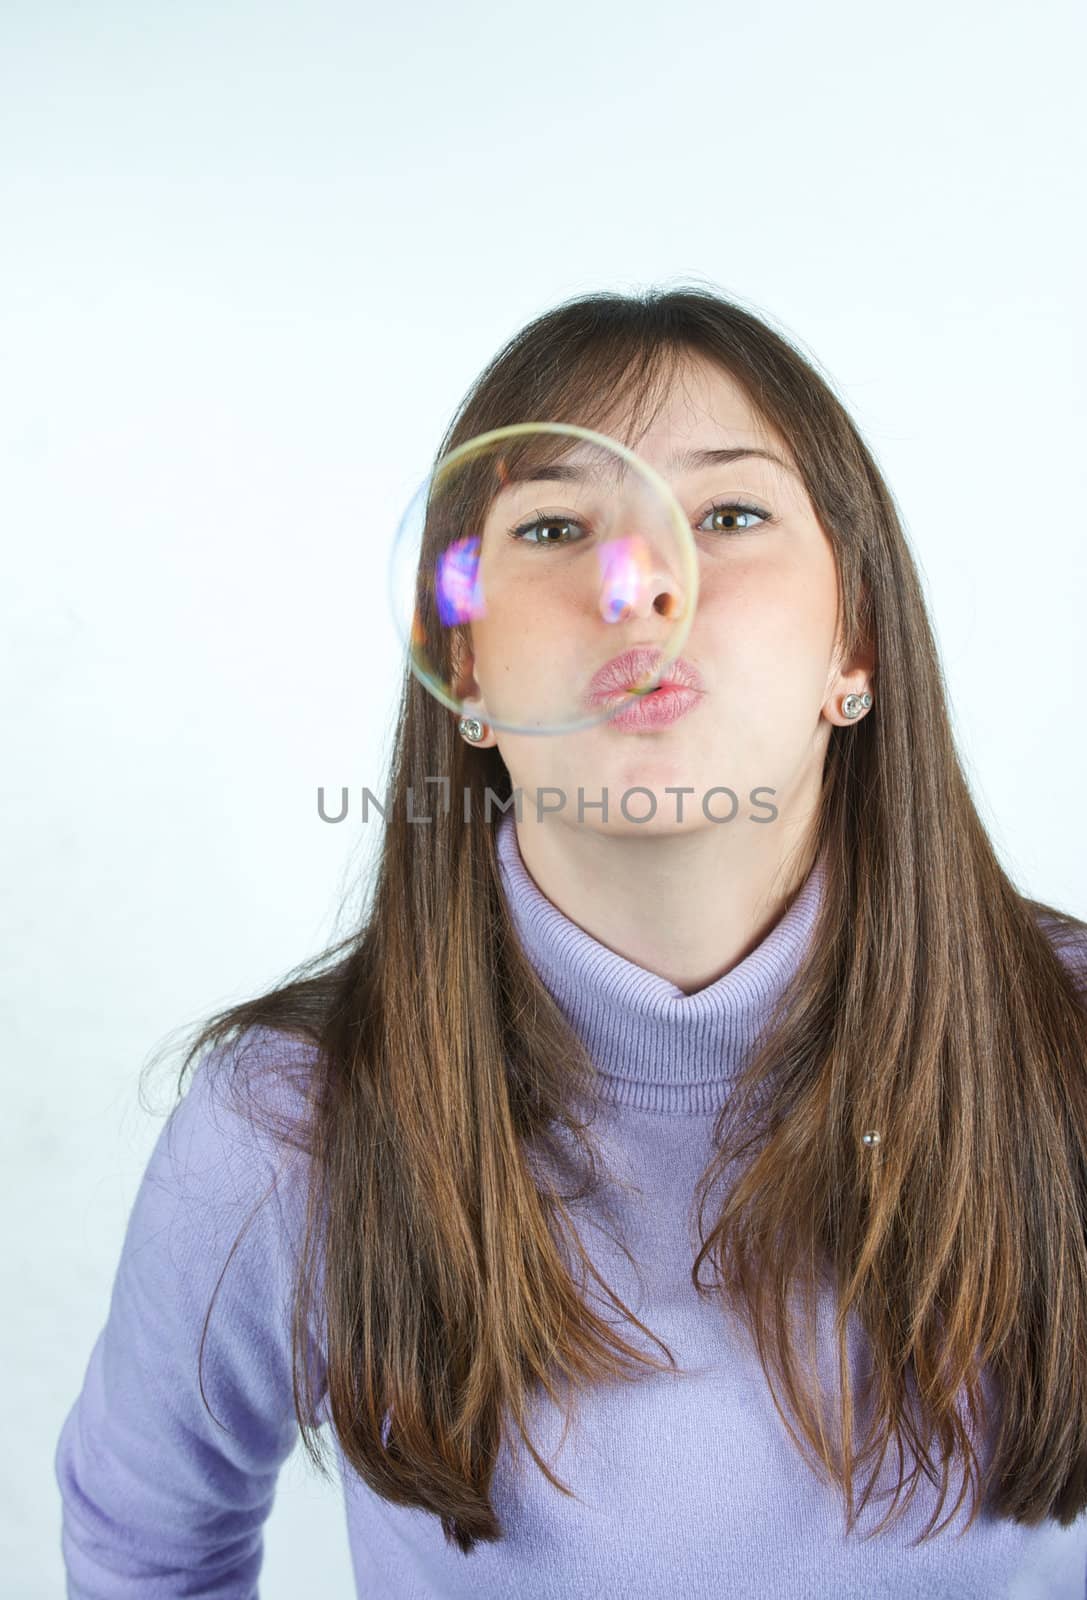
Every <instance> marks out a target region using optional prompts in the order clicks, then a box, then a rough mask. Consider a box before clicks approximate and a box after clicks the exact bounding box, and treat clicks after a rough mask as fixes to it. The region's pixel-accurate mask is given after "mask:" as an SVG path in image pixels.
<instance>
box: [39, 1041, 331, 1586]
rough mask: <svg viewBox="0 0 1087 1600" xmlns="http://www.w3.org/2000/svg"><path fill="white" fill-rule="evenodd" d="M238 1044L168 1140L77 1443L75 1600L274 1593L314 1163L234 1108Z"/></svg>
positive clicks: (214, 1064)
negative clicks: (302, 1228)
mask: <svg viewBox="0 0 1087 1600" xmlns="http://www.w3.org/2000/svg"><path fill="white" fill-rule="evenodd" d="M234 1048H235V1047H221V1048H220V1049H219V1050H218V1051H213V1052H211V1053H210V1055H208V1056H206V1057H205V1058H204V1059H203V1060H202V1061H200V1062H199V1063H198V1065H197V1067H196V1068H195V1070H194V1072H193V1075H192V1078H191V1079H190V1082H189V1086H188V1089H187V1092H186V1093H185V1095H184V1098H183V1099H182V1100H181V1101H180V1102H179V1103H178V1104H177V1105H175V1106H174V1108H173V1110H172V1111H171V1113H170V1116H169V1118H168V1119H167V1121H166V1123H165V1124H164V1126H163V1128H162V1130H161V1132H160V1134H159V1137H158V1140H157V1143H156V1144H155V1146H154V1149H153V1152H152V1154H151V1157H150V1160H149V1162H148V1164H147V1167H146V1170H145V1172H144V1175H143V1178H142V1180H141V1183H140V1185H139V1190H138V1193H137V1195H136V1199H135V1202H134V1205H133V1208H132V1211H131V1214H130V1217H129V1220H128V1224H127V1230H126V1233H125V1237H124V1243H123V1246H122V1250H121V1255H120V1261H119V1264H118V1267H117V1270H116V1275H115V1278H114V1282H113V1286H112V1291H111V1297H110V1304H109V1313H108V1317H107V1320H106V1323H105V1326H104V1327H103V1328H102V1331H101V1333H100V1334H99V1336H98V1338H97V1341H96V1342H95V1344H94V1347H93V1349H92V1351H91V1354H90V1358H89V1362H88V1365H87V1368H86V1375H85V1378H84V1381H83V1385H82V1389H81V1392H80V1393H79V1395H78V1397H77V1399H76V1400H75V1403H74V1404H73V1406H72V1407H71V1410H70V1411H69V1412H68V1415H67V1417H66V1419H65V1422H64V1425H63V1428H62V1431H61V1434H60V1438H59V1442H58V1445H57V1448H56V1452H55V1463H54V1465H55V1473H56V1478H57V1482H58V1484H59V1486H60V1492H61V1500H62V1527H61V1545H62V1552H63V1557H64V1563H65V1570H66V1573H67V1580H68V1590H67V1592H68V1596H69V1600H136V1597H137V1596H138V1597H139V1600H166V1597H167V1596H169V1597H174V1596H182V1595H184V1596H195V1595H199V1596H201V1597H202V1600H228V1597H229V1600H248V1597H251V1596H256V1595H257V1593H258V1590H257V1579H258V1574H259V1571H260V1566H261V1561H262V1556H263V1524H264V1522H265V1519H266V1518H267V1516H268V1513H269V1511H270V1510H271V1506H272V1500H273V1496H274V1493H275V1485H276V1479H277V1474H278V1472H279V1469H280V1467H281V1465H282V1463H283V1461H284V1459H285V1458H286V1457H287V1455H288V1454H289V1453H290V1451H291V1449H292V1447H293V1446H294V1444H295V1442H296V1439H297V1433H298V1424H297V1418H296V1415H295V1409H294V1399H293V1385H292V1356H291V1321H290V1294H291V1287H292V1271H293V1267H294V1250H293V1247H292V1244H291V1241H292V1239H293V1238H294V1237H295V1235H296V1233H297V1221H298V1212H297V1203H298V1200H299V1195H300V1191H299V1189H298V1184H297V1179H298V1175H299V1172H300V1169H301V1162H300V1158H299V1155H298V1152H297V1151H295V1150H292V1149H290V1148H289V1147H282V1146H281V1145H280V1144H279V1141H278V1140H277V1139H275V1138H270V1137H268V1136H267V1135H266V1134H264V1133H262V1132H259V1131H258V1130H257V1128H256V1127H255V1126H254V1125H253V1124H252V1123H251V1122H250V1120H249V1119H248V1118H247V1117H246V1116H244V1115H242V1114H240V1112H239V1109H238V1108H237V1106H236V1105H235V1104H234V1102H233V1101H232V1099H231V1097H230V1094H229V1092H228V1089H227V1077H228V1074H227V1070H226V1069H227V1068H228V1067H229V1066H230V1064H231V1062H232V1060H233V1050H234ZM284 1081H285V1080H284ZM239 1235H241V1237H240V1240H239ZM236 1240H238V1244H237V1248H236V1249H234V1250H233V1254H231V1252H232V1247H233V1246H234V1244H235V1241H236ZM228 1257H229V1258H230V1259H229V1260H228ZM220 1278H221V1282H220ZM216 1291H217V1292H216ZM213 1295H215V1296H216V1298H215V1303H214V1306H212V1308H211V1314H210V1317H209V1318H208V1321H207V1327H206V1332H205V1317H206V1316H207V1313H208V1310H209V1306H211V1302H212V1297H213ZM202 1336H203V1341H204V1342H203V1351H202V1353H201V1339H202ZM317 1381H318V1391H319V1392H320V1388H321V1385H322V1383H323V1366H322V1364H321V1363H320V1361H319V1358H318V1363H317ZM205 1400H206V1403H205ZM209 1408H210V1409H209Z"/></svg>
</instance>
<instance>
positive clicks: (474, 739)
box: [457, 717, 484, 744]
mask: <svg viewBox="0 0 1087 1600" xmlns="http://www.w3.org/2000/svg"><path fill="white" fill-rule="evenodd" d="M483 731H484V730H483V723H482V722H480V720H479V718H478V717H461V719H460V721H459V722H458V723H457V732H458V733H459V734H460V735H461V737H462V738H463V739H467V740H468V743H469V744H478V743H479V741H480V740H481V739H482V738H483Z"/></svg>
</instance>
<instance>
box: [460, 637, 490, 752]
mask: <svg viewBox="0 0 1087 1600" xmlns="http://www.w3.org/2000/svg"><path fill="white" fill-rule="evenodd" d="M449 682H450V686H451V688H452V692H453V695H454V696H455V698H456V699H458V700H459V701H460V702H461V707H462V709H461V711H460V713H459V715H458V717H457V721H458V722H459V721H460V718H461V717H462V716H463V717H476V718H478V720H479V721H480V722H482V723H483V725H484V734H483V738H482V739H473V740H472V741H471V743H472V747H473V749H475V750H482V749H487V748H489V747H490V746H492V745H496V744H497V743H498V740H497V738H496V737H495V731H494V729H493V728H492V727H490V726H489V725H488V723H487V708H486V706H485V705H484V704H483V697H482V695H481V694H480V692H479V684H478V683H477V682H476V678H475V657H474V655H473V653H472V646H471V640H470V639H469V638H468V629H467V627H466V625H464V624H463V623H461V624H458V626H457V627H455V628H454V629H453V631H452V633H451V634H450V636H449Z"/></svg>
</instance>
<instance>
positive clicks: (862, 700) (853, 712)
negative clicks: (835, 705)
mask: <svg viewBox="0 0 1087 1600" xmlns="http://www.w3.org/2000/svg"><path fill="white" fill-rule="evenodd" d="M871 704H872V696H871V695H870V694H869V693H868V691H867V690H865V692H864V694H847V695H846V697H845V699H844V700H843V701H842V715H843V716H844V717H859V716H860V714H861V712H862V711H867V710H868V707H869V706H870V705H871Z"/></svg>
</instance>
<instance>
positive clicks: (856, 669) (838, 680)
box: [823, 644, 876, 728]
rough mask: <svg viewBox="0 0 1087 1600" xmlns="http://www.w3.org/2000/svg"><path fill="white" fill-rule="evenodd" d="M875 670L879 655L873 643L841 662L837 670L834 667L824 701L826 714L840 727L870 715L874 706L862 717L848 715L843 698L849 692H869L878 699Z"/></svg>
mask: <svg viewBox="0 0 1087 1600" xmlns="http://www.w3.org/2000/svg"><path fill="white" fill-rule="evenodd" d="M875 672H876V655H875V651H874V650H873V649H872V647H871V645H870V644H868V645H865V647H864V648H863V649H861V650H858V651H857V652H856V653H855V654H854V655H853V656H851V657H850V659H849V660H848V661H847V662H841V663H840V664H839V665H838V666H837V668H836V670H832V672H831V674H830V678H829V680H828V694H827V697H826V699H825V700H824V701H823V715H824V716H825V717H826V719H827V721H828V722H832V723H834V725H835V726H836V727H839V728H842V727H852V725H853V724H854V723H855V722H860V721H861V720H862V719H863V718H864V717H866V716H867V715H868V711H870V710H871V706H869V707H868V710H866V711H862V712H861V713H860V715H859V716H856V717H847V716H846V714H845V712H844V711H843V710H842V701H843V700H844V699H845V697H846V695H850V694H855V695H863V694H869V695H871V696H872V698H873V702H874V700H875V689H874V687H873V682H874V679H875Z"/></svg>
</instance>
